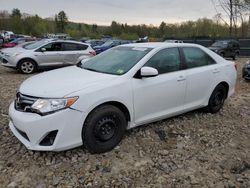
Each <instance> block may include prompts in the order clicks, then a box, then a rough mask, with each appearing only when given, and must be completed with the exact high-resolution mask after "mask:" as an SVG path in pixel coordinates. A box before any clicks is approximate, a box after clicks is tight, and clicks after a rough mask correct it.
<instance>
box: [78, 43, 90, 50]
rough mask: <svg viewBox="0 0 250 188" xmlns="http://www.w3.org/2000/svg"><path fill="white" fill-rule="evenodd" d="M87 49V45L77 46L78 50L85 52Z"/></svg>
mask: <svg viewBox="0 0 250 188" xmlns="http://www.w3.org/2000/svg"><path fill="white" fill-rule="evenodd" d="M87 48H88V46H87V45H84V44H77V49H78V50H86V49H87Z"/></svg>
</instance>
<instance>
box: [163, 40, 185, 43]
mask: <svg viewBox="0 0 250 188" xmlns="http://www.w3.org/2000/svg"><path fill="white" fill-rule="evenodd" d="M164 42H168V43H183V41H182V40H165V41H164Z"/></svg>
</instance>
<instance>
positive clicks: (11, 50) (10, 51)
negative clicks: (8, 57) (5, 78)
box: [1, 47, 27, 54]
mask: <svg viewBox="0 0 250 188" xmlns="http://www.w3.org/2000/svg"><path fill="white" fill-rule="evenodd" d="M25 51H27V50H25V49H24V48H22V47H14V48H4V49H2V50H1V52H3V53H5V54H14V53H19V52H25Z"/></svg>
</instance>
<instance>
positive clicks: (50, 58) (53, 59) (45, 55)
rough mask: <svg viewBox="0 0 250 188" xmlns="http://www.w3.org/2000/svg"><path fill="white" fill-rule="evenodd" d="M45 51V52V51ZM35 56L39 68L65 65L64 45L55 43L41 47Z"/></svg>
mask: <svg viewBox="0 0 250 188" xmlns="http://www.w3.org/2000/svg"><path fill="white" fill-rule="evenodd" d="M43 49H45V51H43ZM35 56H36V59H37V62H38V64H39V66H61V65H63V61H64V60H63V54H62V43H60V42H53V43H49V44H46V45H45V46H43V47H41V48H40V49H39V50H38V51H37V52H35Z"/></svg>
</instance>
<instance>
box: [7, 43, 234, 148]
mask: <svg viewBox="0 0 250 188" xmlns="http://www.w3.org/2000/svg"><path fill="white" fill-rule="evenodd" d="M235 83H236V68H235V64H234V63H233V62H230V61H227V60H225V59H223V58H222V57H220V56H219V55H217V54H215V53H214V52H212V51H210V50H209V49H207V48H204V47H202V46H199V45H195V44H174V43H173V44H171V43H140V44H128V45H123V46H119V47H115V48H113V49H110V50H108V51H106V52H104V53H102V54H100V55H98V56H96V57H94V58H92V59H90V60H88V61H86V62H82V64H80V65H78V66H72V67H67V68H62V69H58V70H53V71H49V72H45V73H41V74H38V75H36V76H33V77H31V78H29V79H27V80H26V81H24V82H23V83H22V85H21V86H20V88H19V90H18V93H17V98H16V100H15V101H14V102H13V103H12V104H11V105H10V108H9V115H10V123H9V126H10V129H11V130H12V132H13V133H14V134H15V136H16V137H17V138H18V139H19V140H20V141H21V142H22V143H23V144H24V145H25V146H26V147H27V148H28V149H31V150H40V151H41V150H42V151H61V150H66V149H70V148H74V147H77V146H80V145H84V146H85V147H86V148H87V149H88V150H89V151H90V152H91V153H102V152H107V151H109V150H111V149H113V148H114V147H115V146H117V145H118V144H119V142H120V141H121V140H122V137H123V135H124V133H125V131H126V129H130V128H134V127H136V126H139V125H143V124H147V123H150V122H154V121H158V120H162V119H165V118H168V117H172V116H176V115H179V114H182V113H185V112H188V111H191V110H194V109H198V108H204V107H205V109H206V110H207V111H208V112H210V113H216V112H218V111H219V110H220V109H221V108H222V107H223V104H224V101H225V99H227V98H228V97H229V96H231V95H232V94H233V93H234V88H235Z"/></svg>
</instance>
